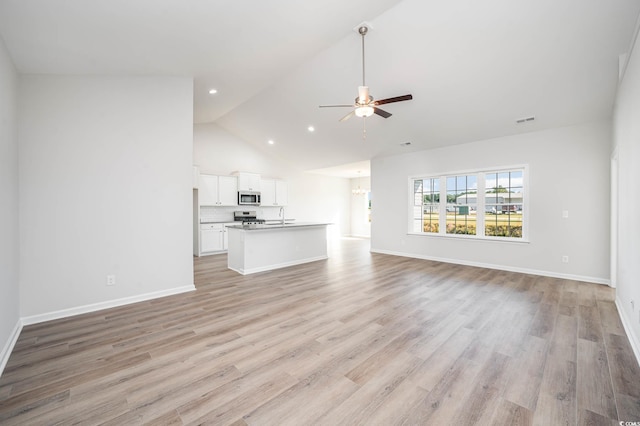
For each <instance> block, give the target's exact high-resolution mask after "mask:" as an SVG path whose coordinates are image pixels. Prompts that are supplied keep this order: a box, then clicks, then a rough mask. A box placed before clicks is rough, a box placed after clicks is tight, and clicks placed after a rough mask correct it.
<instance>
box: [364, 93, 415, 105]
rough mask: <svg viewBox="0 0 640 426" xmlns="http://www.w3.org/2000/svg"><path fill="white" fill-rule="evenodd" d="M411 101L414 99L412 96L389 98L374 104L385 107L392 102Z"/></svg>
mask: <svg viewBox="0 0 640 426" xmlns="http://www.w3.org/2000/svg"><path fill="white" fill-rule="evenodd" d="M411 99H413V96H411V95H404V96H396V97H394V98H387V99H380V100H379V101H373V104H374V105H384V104H390V103H392V102H401V101H410V100H411Z"/></svg>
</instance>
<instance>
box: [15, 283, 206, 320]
mask: <svg viewBox="0 0 640 426" xmlns="http://www.w3.org/2000/svg"><path fill="white" fill-rule="evenodd" d="M195 289H196V287H195V286H194V285H193V284H192V285H187V286H184V287H176V288H172V289H169V290H162V291H155V292H152V293H145V294H139V295H136V296H131V297H125V298H122V299H115V300H109V301H107V302H100V303H93V304H91V305H84V306H77V307H73V308H69V309H62V310H60V311H54V312H48V313H46V314H39V315H32V316H29V317H23V318H22V324H23V325H31V324H37V323H41V322H45V321H51V320H55V319H60V318H66V317H71V316H74V315H80V314H86V313H89V312H95V311H100V310H103V309H109V308H115V307H117V306H123V305H129V304H131V303H136V302H144V301H145V300H152V299H157V298H160V297H166V296H172V295H174V294H180V293H187V292H189V291H194V290H195Z"/></svg>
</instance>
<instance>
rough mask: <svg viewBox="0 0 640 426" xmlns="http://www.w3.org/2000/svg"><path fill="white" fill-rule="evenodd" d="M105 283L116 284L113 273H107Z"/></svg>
mask: <svg viewBox="0 0 640 426" xmlns="http://www.w3.org/2000/svg"><path fill="white" fill-rule="evenodd" d="M107 285H116V276H115V275H107Z"/></svg>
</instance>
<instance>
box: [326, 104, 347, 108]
mask: <svg viewBox="0 0 640 426" xmlns="http://www.w3.org/2000/svg"><path fill="white" fill-rule="evenodd" d="M319 108H353V105H320V106H319Z"/></svg>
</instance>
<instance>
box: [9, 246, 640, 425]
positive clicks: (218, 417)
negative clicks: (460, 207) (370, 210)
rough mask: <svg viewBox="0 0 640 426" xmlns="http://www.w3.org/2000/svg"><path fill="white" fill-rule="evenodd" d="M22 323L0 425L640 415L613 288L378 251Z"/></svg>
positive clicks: (205, 280) (212, 270)
mask: <svg viewBox="0 0 640 426" xmlns="http://www.w3.org/2000/svg"><path fill="white" fill-rule="evenodd" d="M330 256H331V257H330V258H329V259H328V260H326V261H319V262H314V263H310V264H306V265H300V266H296V267H291V268H286V269H281V270H278V271H272V272H265V273H260V274H255V275H251V276H241V275H238V274H237V273H235V272H232V271H230V270H227V269H226V256H224V255H220V256H209V257H203V258H200V259H196V260H195V281H196V287H197V291H195V292H191V293H188V294H182V295H177V296H171V297H166V298H163V299H157V300H153V301H149V302H144V303H138V304H135V305H129V306H125V307H119V308H114V309H109V310H105V311H100V312H96V313H91V314H86V315H81V316H77V317H73V318H67V319H63V320H58V321H51V322H48V323H43V324H37V325H32V326H28V327H25V328H24V330H23V331H22V334H21V336H20V338H19V340H18V342H17V344H16V347H15V349H14V351H13V353H12V355H11V358H10V360H9V363H8V365H7V367H6V369H5V372H4V374H3V375H2V377H1V378H0V424H2V425H14V424H20V425H24V424H28V425H40V424H42V425H53V424H82V425H85V424H112V425H129V424H145V423H146V424H156V425H168V424H177V425H179V424H216V425H218V424H220V425H223V424H234V425H245V424H246V425H307V424H321V425H341V424H344V425H352V424H366V425H394V424H408V425H471V424H482V425H512V424H513V425H515V424H518V425H528V424H536V425H565V424H566V425H574V424H607V425H613V424H618V422H617V420H618V419H620V420H623V421H640V368H639V367H638V364H637V362H636V360H635V358H634V356H633V353H632V350H631V348H630V345H629V342H628V340H627V337H626V336H625V332H624V330H623V328H622V325H621V323H620V321H619V318H618V313H617V311H616V307H615V304H614V302H613V300H614V292H613V290H612V289H610V288H608V287H606V286H602V285H595V284H586V283H579V282H575V281H569V280H561V279H554V278H546V277H539V276H533V275H524V274H518V273H510V272H503V271H495V270H489V269H481V268H473V267H465V266H457V265H450V264H444V263H438V262H430V261H425V260H417V259H407V258H402V257H394V256H388V255H381V254H370V253H369V252H368V241H364V240H349V239H345V240H342V241H340V242H339V243H336V244H335V246H333V247H331V250H330Z"/></svg>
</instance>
